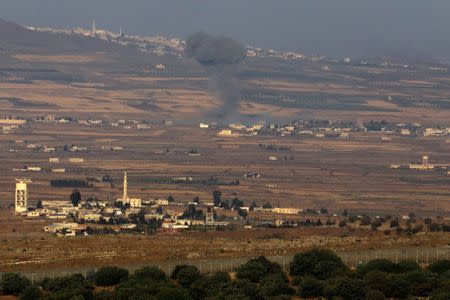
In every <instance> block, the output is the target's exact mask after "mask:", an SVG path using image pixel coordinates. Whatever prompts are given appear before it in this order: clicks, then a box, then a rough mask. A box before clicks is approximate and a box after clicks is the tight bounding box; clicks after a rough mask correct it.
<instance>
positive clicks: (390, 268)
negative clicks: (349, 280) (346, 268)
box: [357, 259, 399, 277]
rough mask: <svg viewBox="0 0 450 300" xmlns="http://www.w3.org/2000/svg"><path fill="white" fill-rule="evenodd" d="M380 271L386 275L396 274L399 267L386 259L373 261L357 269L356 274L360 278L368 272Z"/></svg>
mask: <svg viewBox="0 0 450 300" xmlns="http://www.w3.org/2000/svg"><path fill="white" fill-rule="evenodd" d="M374 270H378V271H382V272H386V273H396V272H398V270H399V267H398V265H397V264H395V263H393V262H391V261H390V260H387V259H374V260H371V261H369V262H368V263H367V264H364V265H361V266H359V267H358V270H357V271H358V274H359V275H360V276H361V277H362V276H364V275H365V274H366V273H368V272H370V271H374Z"/></svg>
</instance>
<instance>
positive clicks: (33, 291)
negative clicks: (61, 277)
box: [19, 285, 43, 300]
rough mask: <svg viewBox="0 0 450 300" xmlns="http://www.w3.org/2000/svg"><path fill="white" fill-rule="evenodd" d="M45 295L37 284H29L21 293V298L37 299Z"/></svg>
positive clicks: (23, 299)
mask: <svg viewBox="0 0 450 300" xmlns="http://www.w3.org/2000/svg"><path fill="white" fill-rule="evenodd" d="M42 296H43V293H42V291H41V289H40V288H38V287H37V286H35V285H29V286H28V287H27V288H26V289H25V290H23V292H22V294H21V295H20V298H19V299H20V300H35V299H38V298H40V297H42Z"/></svg>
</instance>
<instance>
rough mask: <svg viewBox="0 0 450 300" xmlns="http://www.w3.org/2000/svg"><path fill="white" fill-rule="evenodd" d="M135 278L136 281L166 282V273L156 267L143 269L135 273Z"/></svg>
mask: <svg viewBox="0 0 450 300" xmlns="http://www.w3.org/2000/svg"><path fill="white" fill-rule="evenodd" d="M132 277H133V278H136V279H151V280H156V281H164V280H166V273H164V272H163V271H162V270H161V269H160V268H158V267H155V266H149V267H143V268H141V269H138V270H136V272H134V274H133V276H132Z"/></svg>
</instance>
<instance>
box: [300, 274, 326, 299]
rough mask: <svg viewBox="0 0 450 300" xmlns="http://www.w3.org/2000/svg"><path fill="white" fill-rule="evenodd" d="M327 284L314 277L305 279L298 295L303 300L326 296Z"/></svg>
mask: <svg viewBox="0 0 450 300" xmlns="http://www.w3.org/2000/svg"><path fill="white" fill-rule="evenodd" d="M324 289H325V283H324V282H323V281H321V280H318V279H316V278H314V277H309V276H308V277H305V278H304V279H303V280H302V282H301V284H300V289H299V290H298V294H299V295H300V297H302V298H315V297H322V296H323V295H324Z"/></svg>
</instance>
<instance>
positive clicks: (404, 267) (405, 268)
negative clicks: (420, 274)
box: [398, 260, 422, 273]
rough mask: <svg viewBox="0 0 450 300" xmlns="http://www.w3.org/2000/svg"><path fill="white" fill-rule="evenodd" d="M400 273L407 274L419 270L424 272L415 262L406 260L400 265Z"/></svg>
mask: <svg viewBox="0 0 450 300" xmlns="http://www.w3.org/2000/svg"><path fill="white" fill-rule="evenodd" d="M398 268H399V272H401V273H407V272H412V271H417V270H422V268H421V267H420V265H419V264H418V263H416V262H415V261H413V260H405V261H401V262H399V263H398Z"/></svg>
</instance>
